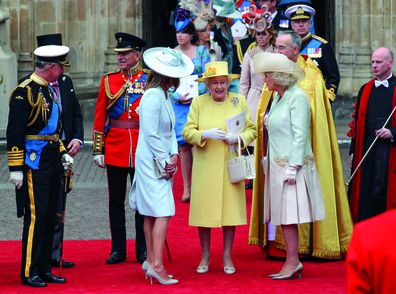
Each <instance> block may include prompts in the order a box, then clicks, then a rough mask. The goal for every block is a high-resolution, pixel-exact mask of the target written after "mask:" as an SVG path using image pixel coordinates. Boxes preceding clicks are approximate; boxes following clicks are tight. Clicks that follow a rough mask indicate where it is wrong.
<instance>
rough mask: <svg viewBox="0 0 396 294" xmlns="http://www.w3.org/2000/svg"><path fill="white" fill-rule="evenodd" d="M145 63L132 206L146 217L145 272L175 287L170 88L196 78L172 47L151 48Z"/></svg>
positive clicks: (173, 141)
mask: <svg viewBox="0 0 396 294" xmlns="http://www.w3.org/2000/svg"><path fill="white" fill-rule="evenodd" d="M143 59H144V62H145V63H146V65H147V66H148V67H149V68H150V69H151V70H152V72H151V73H150V75H149V77H148V80H147V87H146V89H145V93H144V95H143V97H142V100H141V102H140V105H139V110H138V112H139V116H140V131H139V139H138V145H137V148H136V157H135V170H136V171H135V177H134V180H133V183H132V187H131V190H130V193H129V201H130V205H131V207H132V208H133V209H135V210H136V209H137V210H138V211H139V213H140V214H141V215H144V216H145V218H144V236H145V238H146V244H147V261H145V262H144V263H143V265H142V269H143V271H144V272H146V276H147V277H149V278H150V281H152V278H155V279H157V280H158V282H160V283H161V284H165V285H171V284H176V283H178V280H176V279H173V278H170V277H169V275H168V273H167V271H166V269H165V267H164V264H163V259H162V254H163V248H164V243H165V239H166V232H167V229H168V224H169V220H170V217H171V216H173V215H174V214H175V202H174V199H173V193H172V181H171V180H172V178H173V176H174V173H175V172H176V166H177V159H178V153H177V141H176V134H175V114H174V112H173V108H172V104H171V102H170V99H169V98H168V94H167V93H168V90H169V88H171V87H175V88H177V87H178V86H179V78H180V77H183V76H187V75H190V74H191V73H192V71H193V69H194V65H193V63H192V61H191V60H190V59H189V58H188V57H187V56H185V55H184V54H182V53H180V52H179V51H176V50H173V49H170V48H151V49H148V50H146V51H145V52H144V54H143ZM156 162H157V163H156ZM158 165H160V168H159V167H158Z"/></svg>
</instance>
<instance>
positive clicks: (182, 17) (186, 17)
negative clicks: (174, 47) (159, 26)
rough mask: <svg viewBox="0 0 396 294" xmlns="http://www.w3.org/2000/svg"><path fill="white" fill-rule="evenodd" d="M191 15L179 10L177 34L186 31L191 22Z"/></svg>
mask: <svg viewBox="0 0 396 294" xmlns="http://www.w3.org/2000/svg"><path fill="white" fill-rule="evenodd" d="M190 15H191V13H190V11H188V10H186V9H184V8H179V9H177V11H176V17H175V28H176V32H180V31H182V30H184V28H185V27H186V26H187V25H188V24H189V23H190V22H191V20H190Z"/></svg>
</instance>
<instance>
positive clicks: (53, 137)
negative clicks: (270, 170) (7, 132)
mask: <svg viewBox="0 0 396 294" xmlns="http://www.w3.org/2000/svg"><path fill="white" fill-rule="evenodd" d="M25 139H26V140H39V141H53V142H58V141H59V135H58V134H53V135H26V136H25Z"/></svg>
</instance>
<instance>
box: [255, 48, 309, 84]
mask: <svg viewBox="0 0 396 294" xmlns="http://www.w3.org/2000/svg"><path fill="white" fill-rule="evenodd" d="M253 67H254V71H255V72H256V73H267V72H283V73H288V74H291V75H293V76H294V77H296V78H298V79H299V80H301V79H303V78H304V77H305V72H304V70H303V69H302V68H301V67H300V66H299V65H298V64H297V63H295V62H293V61H291V60H290V59H289V58H287V57H286V56H285V55H283V54H280V53H269V52H260V53H256V55H254V57H253Z"/></svg>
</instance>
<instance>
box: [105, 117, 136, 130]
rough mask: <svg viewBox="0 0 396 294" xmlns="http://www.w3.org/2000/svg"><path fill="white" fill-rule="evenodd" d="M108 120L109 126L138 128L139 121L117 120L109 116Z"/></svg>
mask: <svg viewBox="0 0 396 294" xmlns="http://www.w3.org/2000/svg"><path fill="white" fill-rule="evenodd" d="M109 122H110V126H112V127H113V128H120V129H139V121H132V120H119V119H112V118H110V120H109Z"/></svg>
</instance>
